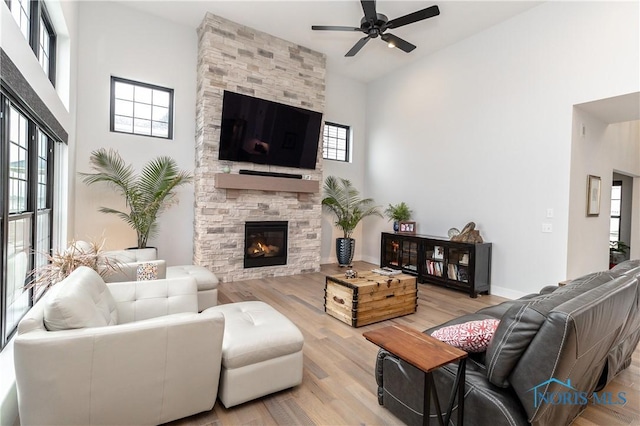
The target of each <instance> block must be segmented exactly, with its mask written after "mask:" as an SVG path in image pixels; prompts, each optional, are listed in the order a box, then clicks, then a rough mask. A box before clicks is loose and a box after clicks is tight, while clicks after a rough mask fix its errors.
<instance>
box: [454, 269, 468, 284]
mask: <svg viewBox="0 0 640 426" xmlns="http://www.w3.org/2000/svg"><path fill="white" fill-rule="evenodd" d="M457 276H458V278H457V279H458V281H462V282H465V283H468V282H469V271H468V270H467V268H463V267H460V268H458V274H457Z"/></svg>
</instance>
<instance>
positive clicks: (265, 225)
mask: <svg viewBox="0 0 640 426" xmlns="http://www.w3.org/2000/svg"><path fill="white" fill-rule="evenodd" d="M288 229H289V225H288V222H286V221H269V222H245V224H244V267H245V268H257V267H261V266H275V265H286V264H287V237H288Z"/></svg>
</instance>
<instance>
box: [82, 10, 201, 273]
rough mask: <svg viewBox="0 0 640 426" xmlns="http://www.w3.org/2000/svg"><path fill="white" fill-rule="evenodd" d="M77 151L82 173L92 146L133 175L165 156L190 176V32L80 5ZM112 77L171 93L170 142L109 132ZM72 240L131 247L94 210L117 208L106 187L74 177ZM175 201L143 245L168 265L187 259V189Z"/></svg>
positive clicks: (124, 231)
mask: <svg viewBox="0 0 640 426" xmlns="http://www.w3.org/2000/svg"><path fill="white" fill-rule="evenodd" d="M79 17H80V19H79V21H80V26H79V34H80V37H79V40H80V43H79V55H80V57H81V58H82V61H80V63H79V67H78V115H77V120H78V149H77V154H76V162H77V164H76V167H75V171H76V172H88V171H90V169H89V167H88V159H89V157H90V154H91V152H92V151H94V150H96V149H99V148H103V147H104V148H113V149H115V150H117V151H118V152H119V153H120V155H121V156H122V157H123V158H124V159H125V161H127V162H129V163H130V164H133V165H134V167H135V168H136V169H137V170H140V169H141V168H142V166H143V165H144V164H145V163H146V162H148V161H149V160H151V159H153V158H155V157H157V156H160V155H167V156H170V157H172V158H174V159H175V160H176V162H177V163H178V166H179V167H180V168H182V169H186V170H190V171H193V169H194V161H195V160H194V158H195V102H196V100H195V95H196V64H197V37H196V31H195V30H194V29H192V28H188V27H186V26H181V25H178V24H175V23H172V22H169V21H167V20H164V19H161V18H158V17H155V16H153V15H149V14H146V13H142V12H139V11H137V10H136V9H132V8H129V7H127V6H124V5H122V4H121V3H118V2H81V3H80V5H79ZM112 75H113V76H117V77H122V78H127V79H132V80H136V81H141V82H146V83H151V84H155V85H158V86H163V87H169V88H173V89H174V102H175V105H174V111H175V113H174V137H173V140H166V139H158V138H151V137H145V136H136V135H126V134H121V133H111V132H110V131H109V96H110V93H109V91H110V77H111V76H112ZM73 179H74V181H75V189H76V196H77V200H78V202H77V203H76V206H75V213H76V221H75V231H74V235H75V237H76V238H78V239H90V238H94V239H99V238H100V237H101V236H102V235H104V237H105V238H106V246H107V248H109V249H111V248H125V247H132V246H135V245H136V234H135V232H134V230H133V229H131V228H129V227H128V226H127V225H126V224H125V223H124V222H123V221H122V220H120V219H118V218H117V217H116V216H114V215H107V214H103V213H100V212H98V208H99V207H100V206H108V207H112V208H117V209H124V208H125V207H124V205H123V201H122V200H121V198H119V197H118V196H116V195H115V193H114V192H113V191H112V190H110V189H109V188H107V187H100V186H98V185H93V186H91V187H88V186H86V185H85V184H83V183H82V182H81V180H80V179H79V178H78V177H77V174H76V176H74V178H73ZM177 195H178V200H179V203H178V204H177V205H174V206H172V207H171V208H170V209H169V210H167V211H166V212H165V213H163V215H162V216H160V219H159V221H158V223H159V234H158V236H157V238H155V239H152V240H150V242H149V245H151V246H155V247H157V248H158V254H159V256H160V257H161V258H163V259H166V260H167V262H168V263H169V264H184V263H191V261H192V254H193V203H194V196H193V186H192V185H185V186H183V187H181V188H179V190H178V192H177Z"/></svg>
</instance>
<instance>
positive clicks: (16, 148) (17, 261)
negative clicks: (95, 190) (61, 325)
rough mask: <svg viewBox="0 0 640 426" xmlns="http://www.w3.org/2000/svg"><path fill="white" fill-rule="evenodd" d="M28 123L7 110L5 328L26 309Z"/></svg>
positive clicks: (29, 216)
mask: <svg viewBox="0 0 640 426" xmlns="http://www.w3.org/2000/svg"><path fill="white" fill-rule="evenodd" d="M29 171H30V170H29V122H28V120H27V118H26V117H25V116H24V115H23V114H21V113H20V112H19V111H18V110H17V109H15V108H14V107H13V106H11V107H10V109H9V190H8V194H9V212H8V213H9V216H8V235H7V237H8V238H7V284H6V292H7V293H6V299H5V300H6V302H5V306H6V327H7V330H11V329H13V328H14V327H15V326H16V325H17V324H18V321H20V318H22V315H24V313H25V312H27V310H29V292H28V291H24V284H25V280H26V277H27V274H28V272H29V270H30V269H31V264H30V261H29V258H30V252H31V226H32V219H33V215H32V214H31V213H30V212H29V211H28V210H27V207H28V203H27V201H28V195H29V194H28V189H29V185H28V178H29Z"/></svg>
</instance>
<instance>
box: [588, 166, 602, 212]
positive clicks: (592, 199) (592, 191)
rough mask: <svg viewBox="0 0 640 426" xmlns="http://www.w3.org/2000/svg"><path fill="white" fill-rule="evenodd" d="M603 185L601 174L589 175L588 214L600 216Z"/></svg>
mask: <svg viewBox="0 0 640 426" xmlns="http://www.w3.org/2000/svg"><path fill="white" fill-rule="evenodd" d="M601 187H602V181H601V179H600V176H593V175H589V176H587V216H598V215H599V214H600V192H601Z"/></svg>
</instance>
